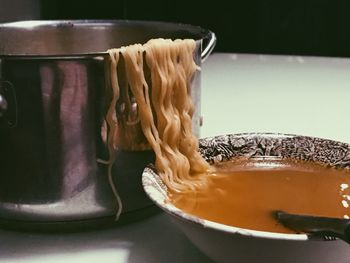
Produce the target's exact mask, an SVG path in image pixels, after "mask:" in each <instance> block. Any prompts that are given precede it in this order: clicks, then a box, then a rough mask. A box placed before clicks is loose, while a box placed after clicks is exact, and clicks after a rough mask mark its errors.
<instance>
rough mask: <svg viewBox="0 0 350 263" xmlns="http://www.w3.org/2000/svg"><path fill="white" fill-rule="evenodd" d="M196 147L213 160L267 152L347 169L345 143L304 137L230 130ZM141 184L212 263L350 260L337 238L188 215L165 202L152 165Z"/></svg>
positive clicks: (348, 155)
mask: <svg viewBox="0 0 350 263" xmlns="http://www.w3.org/2000/svg"><path fill="white" fill-rule="evenodd" d="M199 150H200V152H201V154H202V155H203V156H204V157H205V158H206V160H207V161H208V162H210V163H211V164H213V163H217V162H221V161H225V160H230V159H232V158H236V157H241V156H246V157H247V158H252V157H260V156H261V157H264V156H271V157H282V158H283V157H288V158H294V159H299V160H309V161H317V162H322V163H325V164H327V165H329V166H334V167H338V168H341V169H350V145H349V144H346V143H341V142H337V141H331V140H326V139H321V138H314V137H307V136H298V135H288V134H269V133H249V134H229V135H222V136H216V137H211V138H204V139H201V140H200V148H199ZM142 184H143V187H144V190H145V192H146V194H147V195H148V196H149V197H150V198H151V200H152V201H153V202H154V203H155V204H156V205H158V206H159V207H160V208H161V209H163V210H164V211H165V212H166V213H167V214H168V215H169V216H170V217H171V219H172V220H173V221H174V223H175V224H176V225H177V226H178V227H179V228H180V229H181V230H182V231H183V232H184V234H185V235H186V236H187V237H188V238H189V239H190V240H191V241H192V242H193V243H194V244H195V245H196V246H197V247H198V248H199V249H200V250H202V251H203V252H204V253H205V254H206V255H208V256H209V257H210V258H212V259H213V260H214V261H215V262H240V263H242V262H252V263H253V262H263V263H265V262H269V263H270V262H271V263H275V262H276V263H277V262H288V263H295V262H298V263H301V262H302V263H310V262H317V263H320V262H322V263H328V262H337V263H345V262H346V263H348V262H350V246H349V245H348V244H347V243H345V242H344V241H341V240H331V241H330V240H325V239H322V238H316V237H314V236H311V235H306V234H280V233H272V232H264V231H254V230H249V229H243V228H239V227H232V226H228V225H224V224H219V223H215V222H212V221H208V220H204V219H201V218H198V217H196V216H192V215H189V214H187V213H185V212H183V211H181V210H180V209H178V208H176V207H174V206H173V205H171V204H169V203H167V202H166V199H167V188H166V186H165V185H164V184H163V182H162V180H161V179H160V177H159V176H158V175H157V173H156V171H155V170H154V168H152V167H147V168H146V169H145V170H144V172H143V175H142Z"/></svg>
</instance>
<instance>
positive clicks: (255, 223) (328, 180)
mask: <svg viewBox="0 0 350 263" xmlns="http://www.w3.org/2000/svg"><path fill="white" fill-rule="evenodd" d="M199 151H200V153H201V154H202V156H203V157H204V158H205V159H206V161H207V162H209V163H210V164H211V167H213V169H212V170H213V171H212V172H210V173H211V175H210V176H209V177H208V178H209V179H208V180H209V182H208V184H207V185H206V186H205V187H203V189H197V190H193V191H187V192H179V191H172V190H171V189H168V188H167V187H166V184H164V182H163V181H162V180H161V177H160V176H159V175H158V174H157V171H156V169H155V168H153V167H152V166H149V167H147V168H146V169H145V170H144V172H143V176H142V183H143V187H144V190H145V192H146V194H147V195H148V196H149V197H150V198H151V200H152V201H153V202H154V203H155V204H156V205H158V206H159V207H160V208H162V209H163V210H164V211H165V212H166V213H167V214H168V215H170V216H171V218H172V219H173V221H174V222H175V224H176V225H178V226H179V227H180V229H181V230H182V231H183V232H184V233H185V235H186V236H187V237H188V238H189V239H190V240H191V241H192V242H193V243H194V244H195V245H197V246H198V248H199V249H201V250H202V251H203V252H204V253H205V254H207V255H208V256H209V257H211V258H212V259H213V260H215V262H305V263H306V262H325V263H326V262H338V263H342V262H344V263H345V262H349V259H350V246H348V244H346V243H345V242H344V241H341V240H329V239H328V238H327V237H324V236H316V235H311V234H306V233H298V232H295V231H292V230H290V229H288V228H286V227H284V226H283V225H282V224H280V223H279V222H278V221H277V220H276V219H275V218H274V216H273V212H274V211H277V210H283V211H287V212H292V213H300V214H311V215H317V216H329V217H337V218H348V217H349V214H350V208H349V204H350V189H348V188H349V186H350V145H348V144H346V143H341V142H337V141H331V140H326V139H321V138H315V137H307V136H298V135H287V134H267V133H249V134H230V135H222V136H216V137H211V138H204V139H200V143H199Z"/></svg>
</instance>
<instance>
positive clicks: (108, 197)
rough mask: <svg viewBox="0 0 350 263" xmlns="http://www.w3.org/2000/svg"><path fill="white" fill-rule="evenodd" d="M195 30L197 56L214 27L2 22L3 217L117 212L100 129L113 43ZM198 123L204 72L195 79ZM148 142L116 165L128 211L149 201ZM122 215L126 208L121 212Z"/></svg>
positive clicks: (67, 218) (70, 217) (120, 156)
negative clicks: (145, 183) (144, 182)
mask: <svg viewBox="0 0 350 263" xmlns="http://www.w3.org/2000/svg"><path fill="white" fill-rule="evenodd" d="M159 37H162V38H172V39H174V38H193V39H195V40H196V43H197V49H196V52H195V60H196V62H197V63H198V64H199V65H200V64H201V62H202V61H204V60H205V59H206V58H207V56H208V55H209V54H210V53H211V51H212V50H213V48H214V46H215V42H216V38H215V35H214V33H212V32H211V31H209V30H205V29H202V28H200V27H197V26H191V25H183V24H175V23H164V22H145V21H23V22H15V23H6V24H0V224H1V223H4V222H5V223H6V222H7V223H9V222H10V223H11V222H17V223H18V222H19V223H25V224H27V225H30V224H31V223H33V224H37V223H57V224H58V223H59V222H63V223H65V224H66V223H67V222H77V221H82V220H92V221H94V220H98V219H102V218H113V216H114V214H115V212H116V208H115V198H114V197H113V195H112V192H111V189H110V186H109V184H108V180H107V171H106V167H105V165H103V164H98V163H97V162H96V160H97V159H98V158H107V156H108V155H107V150H106V145H105V144H104V143H103V140H102V138H101V132H100V131H101V124H102V120H103V109H104V108H105V106H106V105H104V104H105V100H104V95H105V94H104V90H105V79H104V65H103V64H104V58H105V57H106V56H107V55H108V54H107V53H106V50H107V49H109V48H112V47H120V46H122V45H128V44H132V43H145V42H147V41H148V40H149V39H151V38H159ZM192 97H193V100H194V102H195V107H196V115H195V118H194V124H193V125H194V128H195V130H196V131H198V130H199V126H200V75H199V74H197V75H196V76H195V79H194V81H193V83H192ZM152 160H153V153H152V152H151V151H128V150H121V151H119V152H118V153H117V161H116V163H115V165H114V167H113V176H114V182H115V184H116V186H117V188H118V190H119V192H120V195H121V198H122V202H123V207H124V210H123V214H127V213H131V212H134V211H137V210H139V209H144V208H146V207H148V206H150V205H151V202H150V201H149V200H148V198H146V196H145V195H144V193H143V190H142V187H141V179H140V178H141V174H142V169H143V168H144V166H145V165H146V164H147V163H149V162H151V161H152ZM122 217H123V215H122Z"/></svg>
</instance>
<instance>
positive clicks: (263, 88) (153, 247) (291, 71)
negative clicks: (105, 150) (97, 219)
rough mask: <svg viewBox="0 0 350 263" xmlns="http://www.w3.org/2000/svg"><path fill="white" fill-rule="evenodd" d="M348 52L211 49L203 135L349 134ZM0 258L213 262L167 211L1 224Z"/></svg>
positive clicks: (30, 262)
mask: <svg viewBox="0 0 350 263" xmlns="http://www.w3.org/2000/svg"><path fill="white" fill-rule="evenodd" d="M349 72H350V59H346V58H327V57H298V56H277V55H255V54H250V55H248V54H232V53H214V54H213V55H211V56H210V57H209V58H208V59H207V61H205V62H204V63H203V65H202V115H203V117H204V125H203V127H202V129H201V137H207V136H214V135H219V134H227V133H242V132H279V133H291V134H303V135H309V136H317V137H322V138H329V139H335V140H340V141H344V142H350V132H348V131H349V130H350V125H348V124H347V123H348V118H347V117H348V112H349V110H350V104H349V103H348V97H349V95H350V74H349ZM0 262H16V263H22V262H23V263H34V262H45V263H56V262H65V263H71V262H72V263H73V262H74V263H79V262H84V263H89V262H104V263H112V262H113V263H116V262H118V263H124V262H125V263H139V262H143V263H147V262H152V263H157V262H167V263H172V262H201V263H206V262H212V261H211V260H210V259H209V258H207V257H206V256H205V255H204V254H203V253H201V252H200V251H199V250H198V249H197V248H196V247H195V246H194V245H192V243H191V242H190V241H189V240H188V239H187V238H186V237H185V236H184V234H183V233H182V232H181V231H180V230H179V229H177V228H176V227H175V226H174V225H173V224H172V222H171V220H170V218H169V217H168V216H167V215H165V214H164V213H161V212H159V213H157V214H155V215H153V216H151V217H148V218H147V219H144V220H140V221H138V222H134V223H130V224H126V225H123V226H118V227H113V228H107V229H100V230H93V231H86V232H81V233H61V234H59V233H56V234H53V233H51V234H44V233H22V232H11V231H7V230H0Z"/></svg>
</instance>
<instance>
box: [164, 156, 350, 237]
mask: <svg viewBox="0 0 350 263" xmlns="http://www.w3.org/2000/svg"><path fill="white" fill-rule="evenodd" d="M209 180H210V181H209V185H208V187H207V188H205V189H201V190H197V191H193V192H172V193H170V195H169V200H170V202H172V203H173V204H174V205H175V206H176V207H178V208H180V209H181V210H184V211H185V212H187V213H189V214H192V215H195V216H198V217H200V218H204V219H207V220H210V221H214V222H217V223H222V224H226V225H230V226H236V227H241V228H246V229H253V230H261V231H270V232H278V233H294V232H293V231H291V230H289V229H287V228H285V227H284V226H282V225H281V224H279V223H278V222H277V221H276V219H275V218H274V217H273V211H275V210H282V211H286V212H289V213H299V214H311V215H318V216H329V217H338V218H348V217H349V216H350V208H349V205H350V171H347V170H345V169H343V170H341V169H335V168H330V167H326V166H324V165H321V164H317V163H314V162H307V161H296V160H292V159H261V158H260V159H249V160H247V159H239V160H234V161H228V162H222V163H220V164H218V165H216V166H215V172H214V173H213V176H209Z"/></svg>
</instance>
